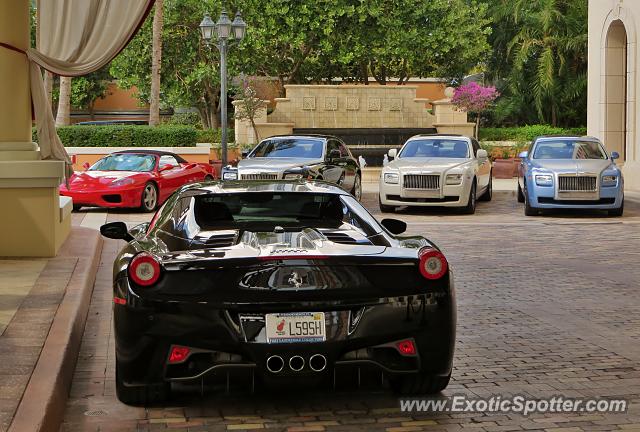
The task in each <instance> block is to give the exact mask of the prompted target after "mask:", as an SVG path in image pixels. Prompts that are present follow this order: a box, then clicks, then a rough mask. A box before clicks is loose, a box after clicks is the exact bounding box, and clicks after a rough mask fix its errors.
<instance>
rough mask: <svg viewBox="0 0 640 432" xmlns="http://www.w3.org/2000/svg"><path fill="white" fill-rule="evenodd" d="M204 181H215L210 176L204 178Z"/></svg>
mask: <svg viewBox="0 0 640 432" xmlns="http://www.w3.org/2000/svg"><path fill="white" fill-rule="evenodd" d="M204 181H205V182H212V181H213V177H212V176H210V175H206V176H204Z"/></svg>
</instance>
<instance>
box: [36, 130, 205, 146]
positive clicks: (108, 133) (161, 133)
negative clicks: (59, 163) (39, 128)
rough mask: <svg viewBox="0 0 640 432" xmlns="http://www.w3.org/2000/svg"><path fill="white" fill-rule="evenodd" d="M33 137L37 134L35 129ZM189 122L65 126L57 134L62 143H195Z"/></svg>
mask: <svg viewBox="0 0 640 432" xmlns="http://www.w3.org/2000/svg"><path fill="white" fill-rule="evenodd" d="M33 135H34V141H35V140H36V138H37V137H36V136H35V135H36V134H35V133H34V134H33ZM197 135H198V133H197V131H196V129H195V128H193V127H190V126H166V125H165V126H157V127H150V126H64V127H59V128H58V136H60V139H61V140H62V143H63V144H64V146H65V147H195V146H196V142H197V140H196V138H197Z"/></svg>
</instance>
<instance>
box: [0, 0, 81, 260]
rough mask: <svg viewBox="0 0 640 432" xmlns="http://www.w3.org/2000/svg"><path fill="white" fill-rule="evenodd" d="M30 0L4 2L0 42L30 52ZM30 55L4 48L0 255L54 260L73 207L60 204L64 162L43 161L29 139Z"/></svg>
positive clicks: (0, 70)
mask: <svg viewBox="0 0 640 432" xmlns="http://www.w3.org/2000/svg"><path fill="white" fill-rule="evenodd" d="M29 3H30V1H29V0H11V1H2V2H0V41H1V42H4V43H6V44H10V45H12V46H14V47H16V48H18V49H21V50H26V49H27V48H28V47H29V44H30V31H29V30H30V26H29ZM29 88H30V81H29V63H28V60H27V57H26V56H25V55H24V54H22V53H19V52H15V51H12V50H9V49H6V48H4V47H0V205H1V209H0V239H2V240H1V241H0V257H2V256H54V255H55V254H56V253H57V251H58V249H59V248H60V246H61V245H62V243H63V242H64V240H65V239H66V237H67V235H68V232H69V229H70V219H71V218H70V215H69V213H70V209H71V205H72V203H71V202H69V201H68V200H61V199H60V197H59V194H58V185H59V184H60V182H61V180H62V177H63V174H64V164H63V163H62V162H58V161H42V160H40V152H39V150H38V146H37V145H36V144H34V143H33V142H32V139H31V125H32V122H31V92H30V89H29Z"/></svg>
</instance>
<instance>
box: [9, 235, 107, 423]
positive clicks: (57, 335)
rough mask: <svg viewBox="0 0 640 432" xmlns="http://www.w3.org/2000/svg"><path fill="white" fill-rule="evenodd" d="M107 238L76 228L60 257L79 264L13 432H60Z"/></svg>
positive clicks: (23, 401)
mask: <svg viewBox="0 0 640 432" xmlns="http://www.w3.org/2000/svg"><path fill="white" fill-rule="evenodd" d="M101 252H102V237H101V236H100V234H99V233H98V231H96V230H92V229H87V228H80V227H74V228H73V229H72V231H71V235H70V236H69V238H68V239H67V241H66V242H65V244H64V245H63V247H62V250H61V251H60V253H59V255H58V256H70V257H76V258H77V259H78V263H77V265H76V268H75V270H74V272H73V275H72V276H71V279H70V281H69V284H68V285H67V287H66V291H65V294H64V297H63V299H62V301H61V303H60V305H59V306H58V310H57V311H56V314H55V317H54V319H53V322H52V323H51V327H50V329H49V334H48V335H47V338H46V340H45V342H44V346H43V348H42V351H41V353H40V357H39V358H38V362H37V363H36V366H35V368H34V370H33V373H32V374H31V378H30V379H29V383H28V384H27V387H26V389H25V392H24V395H23V397H22V400H21V401H20V405H18V409H17V410H16V413H15V416H14V417H13V421H12V423H11V426H10V427H9V432H38V431H57V430H58V429H59V428H60V424H61V423H62V419H63V417H64V411H65V407H66V402H67V398H68V396H69V390H70V388H71V381H72V378H73V372H74V370H75V365H76V361H77V359H78V353H79V351H80V344H81V342H82V335H83V333H84V326H85V322H86V319H87V313H88V310H89V304H90V301H91V294H92V292H93V284H94V282H95V277H96V273H97V271H98V266H99V264H100V255H101Z"/></svg>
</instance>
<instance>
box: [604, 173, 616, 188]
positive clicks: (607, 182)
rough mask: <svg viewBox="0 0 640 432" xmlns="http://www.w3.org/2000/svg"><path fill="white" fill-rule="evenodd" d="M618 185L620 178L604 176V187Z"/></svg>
mask: <svg viewBox="0 0 640 432" xmlns="http://www.w3.org/2000/svg"><path fill="white" fill-rule="evenodd" d="M617 184H618V176H616V175H604V176H602V186H615V185H617Z"/></svg>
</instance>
